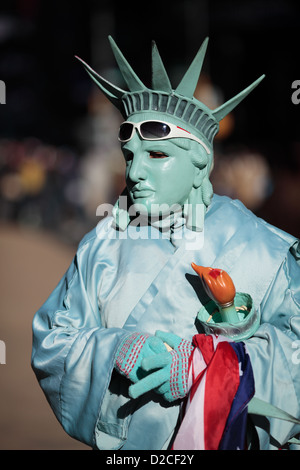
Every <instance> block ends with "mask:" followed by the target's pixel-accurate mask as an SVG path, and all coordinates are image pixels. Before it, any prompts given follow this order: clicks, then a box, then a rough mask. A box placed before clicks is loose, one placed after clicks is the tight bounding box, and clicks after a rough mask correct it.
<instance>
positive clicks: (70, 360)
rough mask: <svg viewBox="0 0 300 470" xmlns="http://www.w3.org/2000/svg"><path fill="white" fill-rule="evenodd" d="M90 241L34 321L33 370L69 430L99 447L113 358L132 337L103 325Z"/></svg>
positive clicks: (78, 254)
mask: <svg viewBox="0 0 300 470" xmlns="http://www.w3.org/2000/svg"><path fill="white" fill-rule="evenodd" d="M89 245H90V244H89V243H88V242H86V243H82V245H81V246H80V247H79V249H78V251H77V253H76V256H75V257H74V260H73V262H72V264H71V266H70V267H69V269H68V271H67V273H66V274H65V276H64V277H63V278H62V280H61V281H60V282H59V284H58V285H57V287H56V288H55V290H54V291H53V292H52V294H51V295H50V297H49V298H48V300H47V301H46V302H45V303H44V305H43V306H42V307H41V308H40V309H39V310H38V312H37V313H36V314H35V316H34V319H33V349H32V368H33V370H34V372H35V374H36V376H37V379H38V381H39V383H40V386H41V388H42V389H43V391H44V393H45V395H46V398H47V400H48V402H49V403H50V405H51V407H52V409H53V411H54V413H55V415H56V417H57V419H58V420H59V422H60V423H61V424H62V426H63V428H64V429H65V431H66V432H67V433H68V434H69V435H71V436H72V437H74V438H76V439H78V440H80V441H82V442H84V443H86V444H87V445H90V446H91V447H96V444H95V442H96V437H95V426H96V423H97V419H98V417H99V413H100V408H101V403H102V400H103V397H104V394H105V392H106V390H107V387H108V385H109V383H110V378H111V374H112V370H113V367H114V356H115V352H116V349H117V347H118V345H119V344H120V342H121V340H122V339H123V338H124V337H125V336H126V335H128V332H126V331H125V330H123V329H122V328H105V327H103V325H102V324H101V315H100V313H99V308H98V303H97V293H96V278H97V277H98V275H100V273H99V272H97V276H96V275H95V273H93V268H92V266H91V265H92V264H93V263H92V261H91V260H89V258H90V250H89Z"/></svg>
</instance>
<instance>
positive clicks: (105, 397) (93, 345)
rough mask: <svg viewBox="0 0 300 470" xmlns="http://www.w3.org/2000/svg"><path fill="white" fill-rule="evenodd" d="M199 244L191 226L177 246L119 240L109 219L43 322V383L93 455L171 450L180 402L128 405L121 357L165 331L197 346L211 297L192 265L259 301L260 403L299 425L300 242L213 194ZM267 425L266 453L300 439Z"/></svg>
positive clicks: (251, 346)
mask: <svg viewBox="0 0 300 470" xmlns="http://www.w3.org/2000/svg"><path fill="white" fill-rule="evenodd" d="M149 234H151V238H149ZM191 234H192V235H193V233H192V232H191V231H190V230H188V229H187V228H186V227H185V226H184V225H183V226H181V227H179V228H178V229H177V232H176V233H173V234H172V237H173V238H176V240H174V239H172V237H171V240H170V239H169V238H168V237H165V236H164V237H162V236H161V235H160V232H159V231H158V230H157V229H156V228H153V227H140V228H136V227H133V226H131V225H129V226H128V228H127V229H126V231H125V232H116V231H115V229H114V228H113V226H112V219H111V218H110V217H108V218H106V219H104V220H103V221H102V222H100V224H99V225H98V226H97V227H96V228H95V230H93V231H92V232H91V233H89V234H87V236H86V237H85V238H84V239H83V240H82V242H81V244H80V246H79V248H78V251H77V253H76V256H75V258H74V261H73V263H72V264H71V266H70V268H69V270H68V272H67V273H66V275H65V276H64V277H63V279H62V280H61V281H60V283H59V284H58V286H57V288H56V289H55V290H54V291H53V293H52V294H51V295H50V296H49V298H48V300H47V301H46V302H45V304H44V305H43V306H42V307H41V308H40V309H39V311H38V312H37V313H36V315H35V317H34V320H33V338H34V339H33V352H32V365H33V369H34V371H35V373H36V375H37V378H38V380H39V383H40V385H41V387H42V389H43V390H44V393H45V394H46V396H47V398H48V401H49V403H50V405H51V407H52V409H53V411H54V413H55V414H56V416H57V418H58V420H59V421H60V422H61V424H62V426H63V427H64V429H65V430H66V432H67V433H69V434H70V435H71V436H73V437H75V438H76V439H79V440H81V441H83V442H85V443H86V444H88V445H90V446H91V447H93V448H98V449H119V448H120V449H124V450H129V449H139V450H143V449H153V450H159V449H166V448H168V446H169V444H170V442H171V439H172V436H173V434H174V429H175V426H176V423H177V420H178V414H179V410H180V406H179V403H175V404H168V403H166V402H164V401H163V399H162V398H161V397H159V395H157V394H155V392H150V393H148V394H145V395H144V396H142V397H140V398H138V399H136V400H132V399H130V398H129V397H128V385H129V382H128V381H127V379H125V378H123V377H121V376H120V375H119V374H117V373H116V371H114V355H115V352H116V350H117V348H118V345H119V343H120V341H121V340H122V338H124V336H125V335H127V334H128V331H138V332H147V333H150V334H154V333H155V331H156V330H163V331H168V332H173V333H175V334H178V335H180V336H181V337H183V338H186V339H190V340H191V338H192V337H193V335H194V334H195V333H197V330H196V325H195V321H196V317H197V312H198V311H199V308H200V307H201V306H202V304H203V303H205V302H207V300H208V298H207V296H206V294H205V292H204V291H203V289H202V286H201V283H200V280H199V279H198V276H196V275H195V273H194V271H193V269H192V267H191V262H195V263H196V264H198V265H202V266H212V267H217V268H221V269H224V270H226V271H227V272H228V273H229V274H230V276H231V277H232V279H233V280H234V283H235V285H236V289H237V291H240V292H247V293H248V294H249V295H251V297H252V299H253V304H254V306H255V308H257V309H259V310H260V314H261V321H262V323H263V324H262V325H261V327H260V328H259V329H258V330H257V332H256V334H255V336H254V337H253V338H250V339H249V340H247V341H246V344H247V348H248V350H249V355H250V357H251V362H252V367H253V371H254V376H255V388H256V393H257V396H258V397H261V398H264V400H266V396H267V397H268V399H269V400H270V401H271V402H272V403H273V404H274V405H275V406H279V407H281V408H283V409H285V410H286V411H287V412H289V413H291V414H293V415H294V416H299V406H298V402H299V398H300V397H299V381H300V373H299V371H298V367H297V366H296V365H294V363H293V360H292V359H293V356H292V354H293V353H295V349H293V342H294V341H295V340H297V339H299V336H300V321H299V318H300V317H299V304H300V293H299V291H300V282H299V277H300V270H299V265H298V260H297V256H298V255H297V252H296V246H297V240H296V239H295V238H294V237H292V236H290V235H288V234H285V233H284V232H282V231H280V230H278V229H275V228H274V227H272V226H270V225H268V224H266V223H265V222H263V221H262V220H260V219H258V218H256V217H255V216H254V215H253V214H252V213H251V212H250V211H248V210H247V209H246V208H245V207H244V206H243V205H242V204H241V203H240V202H238V201H232V200H230V199H229V198H226V197H219V196H216V195H215V196H214V198H213V202H212V204H211V206H210V207H209V209H208V212H207V214H206V218H205V227H204V233H203V234H202V235H201V237H202V238H201V241H200V238H199V243H198V244H197V239H195V241H196V242H195V243H194V244H191ZM174 235H176V237H174ZM195 236H198V237H199V234H198V235H195ZM191 247H193V248H192V249H191ZM294 362H295V361H294ZM283 384H284V393H283V388H282V387H283ZM277 421H279V420H277ZM261 426H262V424H261V422H259V423H257V429H258V432H259V433H260V437H261V446H262V448H265V449H269V448H272V447H273V446H274V443H275V447H276V445H277V444H276V442H279V443H280V444H282V443H283V442H285V441H286V440H287V438H288V437H290V434H291V435H292V434H294V433H295V432H299V430H297V429H293V425H291V424H287V423H282V422H279V423H277V422H276V420H275V419H273V420H270V433H268V430H267V429H264V428H261ZM265 426H266V427H268V426H267V425H265ZM270 434H271V437H270Z"/></svg>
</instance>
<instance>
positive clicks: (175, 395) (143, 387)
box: [129, 331, 193, 402]
mask: <svg viewBox="0 0 300 470" xmlns="http://www.w3.org/2000/svg"><path fill="white" fill-rule="evenodd" d="M155 336H156V337H157V338H160V339H161V340H162V341H163V342H165V343H167V344H168V345H169V346H171V348H172V350H171V351H169V352H168V351H165V352H162V353H160V354H156V355H155V356H151V357H147V358H145V359H144V360H143V361H142V363H141V367H142V369H143V370H144V371H145V372H148V373H149V372H150V371H152V373H149V375H147V376H146V377H144V378H142V379H141V380H139V381H138V382H137V383H135V384H134V385H131V386H130V387H129V395H130V396H131V397H132V398H137V397H139V396H140V395H142V394H144V393H146V392H148V391H149V390H154V391H155V392H157V393H159V394H161V395H163V397H164V398H165V400H167V401H169V402H172V401H175V400H177V399H180V398H184V397H185V396H186V395H187V394H188V368H189V358H190V355H191V353H192V350H193V346H192V343H191V342H190V341H187V340H184V339H182V338H180V337H179V336H177V335H175V334H173V333H164V332H162V331H157V332H156V333H155ZM157 369H158V370H157Z"/></svg>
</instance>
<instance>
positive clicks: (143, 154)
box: [121, 113, 206, 216]
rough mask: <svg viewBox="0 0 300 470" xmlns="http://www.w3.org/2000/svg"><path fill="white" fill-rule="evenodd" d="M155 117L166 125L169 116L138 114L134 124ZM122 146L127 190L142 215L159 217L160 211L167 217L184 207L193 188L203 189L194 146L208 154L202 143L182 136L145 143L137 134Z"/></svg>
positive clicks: (134, 117)
mask: <svg viewBox="0 0 300 470" xmlns="http://www.w3.org/2000/svg"><path fill="white" fill-rule="evenodd" d="M151 118H153V119H155V120H160V121H162V122H166V116H164V115H160V114H157V113H156V114H153V115H152V114H151V113H148V114H146V113H145V114H137V115H135V116H131V118H130V122H135V123H138V122H141V121H143V120H146V119H147V120H151ZM168 122H170V119H169V120H168ZM173 122H174V121H173ZM171 124H172V123H171ZM153 138H154V137H153ZM121 145H122V151H123V154H124V158H125V161H126V184H127V189H128V192H129V195H130V198H131V201H132V202H133V204H135V205H138V206H140V207H139V209H140V212H142V213H144V214H148V215H154V216H156V215H158V210H159V211H160V213H161V214H162V215H166V214H168V211H170V210H171V209H172V208H174V207H183V205H184V204H185V203H187V202H188V198H189V195H190V193H191V191H192V190H193V188H196V187H199V172H200V170H199V169H198V168H197V167H196V166H195V165H194V163H193V161H192V159H191V147H192V146H195V147H196V148H197V149H198V151H200V152H204V153H206V151H205V149H201V147H200V144H198V143H195V142H193V143H192V141H191V140H190V139H187V138H181V137H176V138H171V139H165V140H144V139H143V138H142V137H141V135H140V133H139V132H138V131H134V132H133V135H132V138H131V139H130V140H129V141H128V142H125V143H123V144H121ZM199 202H200V201H199Z"/></svg>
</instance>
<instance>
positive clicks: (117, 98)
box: [75, 56, 126, 111]
mask: <svg viewBox="0 0 300 470" xmlns="http://www.w3.org/2000/svg"><path fill="white" fill-rule="evenodd" d="M75 58H76V59H77V60H79V62H81V63H82V65H83V66H84V68H85V70H86V71H87V73H88V74H89V76H90V77H91V78H92V79H93V81H94V82H95V83H96V85H97V86H98V87H99V88H100V90H102V91H103V93H104V94H105V96H106V97H107V98H108V99H109V100H110V101H111V102H112V104H113V105H114V106H116V107H117V108H118V109H119V110H120V111H121V110H122V101H121V97H122V96H123V95H124V93H126V91H124V90H122V89H121V88H118V87H117V86H115V85H113V84H112V83H110V82H109V81H108V80H105V78H103V77H101V75H99V74H98V73H97V72H95V70H93V69H92V68H91V67H90V66H89V65H88V64H87V63H86V62H84V60H82V59H81V58H80V57H78V56H75Z"/></svg>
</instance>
